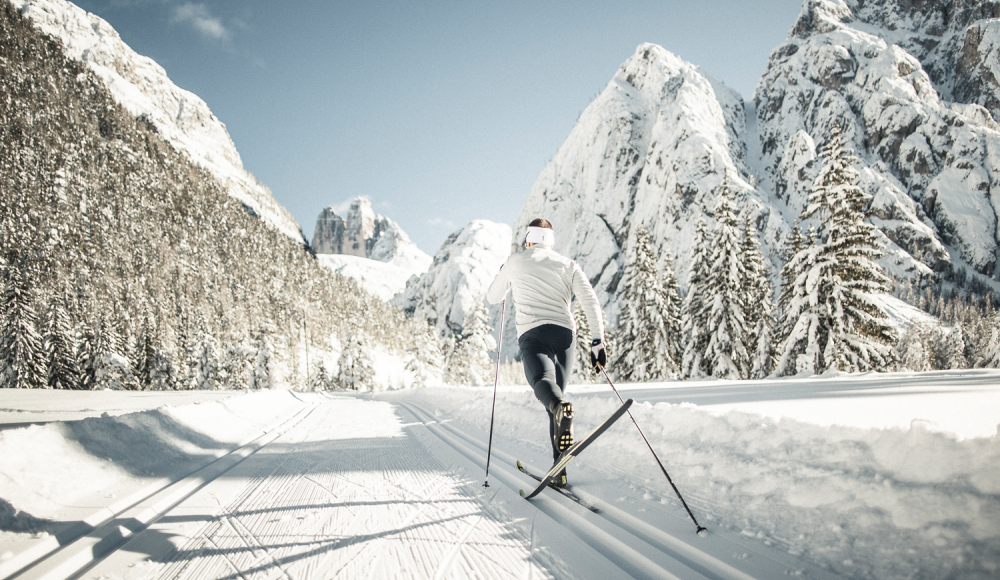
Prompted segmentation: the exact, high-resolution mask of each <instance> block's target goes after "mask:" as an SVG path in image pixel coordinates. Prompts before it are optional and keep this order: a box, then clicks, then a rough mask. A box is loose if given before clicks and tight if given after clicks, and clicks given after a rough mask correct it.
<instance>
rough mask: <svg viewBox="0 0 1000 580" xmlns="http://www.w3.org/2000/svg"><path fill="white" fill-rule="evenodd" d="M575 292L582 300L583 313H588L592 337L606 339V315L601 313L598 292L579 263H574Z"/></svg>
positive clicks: (577, 297) (578, 298)
mask: <svg viewBox="0 0 1000 580" xmlns="http://www.w3.org/2000/svg"><path fill="white" fill-rule="evenodd" d="M573 293H574V294H576V299H577V300H579V301H580V306H581V307H582V308H583V313H584V314H586V315H587V324H589V325H590V337H591V338H600V339H602V340H603V339H604V316H603V315H602V314H601V304H600V302H598V301H597V294H596V293H595V292H594V287H593V286H591V285H590V280H587V275H586V274H584V273H583V270H582V269H581V268H580V265H579V264H576V263H574V264H573Z"/></svg>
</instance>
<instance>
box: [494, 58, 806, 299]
mask: <svg viewBox="0 0 1000 580" xmlns="http://www.w3.org/2000/svg"><path fill="white" fill-rule="evenodd" d="M746 132H747V126H746V112H745V109H744V104H743V100H742V98H741V97H740V96H739V94H738V93H736V92H735V91H733V90H731V89H729V88H728V87H726V86H725V85H723V84H722V83H720V82H718V81H715V80H713V79H711V78H710V77H708V76H707V75H705V74H704V73H703V72H702V71H701V70H700V69H699V68H698V67H696V66H695V65H693V64H691V63H688V62H685V61H684V60H682V59H680V58H679V57H677V56H676V55H674V54H672V53H670V52H669V51H667V50H666V49H664V48H662V47H660V46H656V45H653V44H643V45H640V46H639V47H638V48H637V49H636V51H635V53H634V54H633V55H632V56H631V57H630V58H629V59H628V60H627V61H625V63H623V64H622V66H621V67H620V68H619V70H618V72H617V73H616V74H615V76H614V78H612V79H611V82H609V83H608V85H607V87H605V89H604V91H602V92H601V94H600V95H599V96H598V97H597V98H596V99H595V100H594V101H593V102H592V103H591V104H590V106H588V107H587V109H586V110H585V111H584V112H583V114H582V115H581V116H580V119H579V120H578V121H577V123H576V126H575V127H573V130H572V131H571V133H570V135H569V137H568V138H567V140H566V142H565V143H564V144H563V146H562V147H561V148H560V149H559V152H558V153H556V156H555V157H554V158H553V159H552V161H551V162H550V163H549V164H548V166H546V168H545V169H544V170H543V171H542V173H541V175H540V176H539V177H538V180H537V181H536V182H535V185H534V186H533V187H532V190H531V194H530V195H529V197H528V199H527V200H526V201H525V202H524V205H523V206H522V207H521V211H520V213H519V215H518V217H517V221H516V222H515V228H514V239H513V243H514V244H515V245H517V244H519V243H520V241H521V240H522V239H523V236H524V232H525V228H526V226H527V224H528V223H529V222H530V221H531V220H532V219H534V218H536V217H544V218H546V219H548V220H549V221H550V222H552V223H553V225H554V227H555V229H556V242H557V243H556V250H557V251H559V252H561V253H563V254H565V255H567V256H570V257H572V258H574V259H575V260H577V261H578V262H579V263H580V265H581V267H582V268H583V270H584V272H586V273H587V276H588V277H589V278H590V280H591V283H592V284H594V288H595V290H596V291H597V293H598V296H599V297H600V298H601V300H602V302H603V304H604V305H605V313H606V315H608V316H609V317H611V318H612V319H614V318H615V317H616V316H617V305H616V304H615V301H614V295H615V292H616V290H617V288H618V284H619V282H620V280H621V277H622V274H623V266H624V260H625V254H626V253H627V251H628V248H629V247H630V245H629V244H630V243H631V240H632V239H633V238H634V228H635V227H637V226H638V225H643V224H644V225H646V227H647V228H648V229H649V230H650V232H651V233H652V235H653V238H654V240H655V244H656V248H655V250H656V251H657V252H659V253H661V254H663V253H669V255H671V257H673V258H674V259H675V260H676V263H677V267H678V271H679V272H680V275H679V276H680V277H681V278H683V277H684V276H685V275H686V272H687V264H688V255H689V253H690V252H689V250H690V243H691V239H692V234H693V230H694V223H695V221H696V218H697V216H700V215H706V216H711V213H712V208H714V206H715V199H716V190H717V189H718V188H719V186H720V185H721V183H722V182H723V180H724V179H725V178H727V177H728V180H729V183H730V184H731V186H732V187H733V188H734V189H735V190H736V191H737V193H738V199H739V201H740V204H741V206H743V207H745V208H748V211H750V212H751V213H752V214H753V216H754V220H755V223H756V224H757V225H758V227H759V228H760V229H761V231H767V232H768V233H767V236H766V237H769V238H770V240H771V243H773V242H774V240H776V239H778V238H780V236H781V232H783V231H784V230H786V229H787V224H785V223H784V220H783V218H782V217H781V215H780V212H773V211H771V210H770V209H768V208H767V205H766V204H765V203H763V200H762V199H761V198H760V196H759V195H758V193H757V192H756V191H755V189H754V187H753V186H752V185H751V181H752V177H751V171H750V169H749V164H748V163H747V148H746V137H745V135H746ZM767 244H768V242H766V245H767ZM768 247H769V246H768ZM765 251H767V250H765Z"/></svg>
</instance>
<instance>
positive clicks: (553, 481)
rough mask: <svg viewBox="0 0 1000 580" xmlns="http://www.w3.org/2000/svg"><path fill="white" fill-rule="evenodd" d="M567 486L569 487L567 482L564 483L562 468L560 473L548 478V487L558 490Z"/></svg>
mask: <svg viewBox="0 0 1000 580" xmlns="http://www.w3.org/2000/svg"><path fill="white" fill-rule="evenodd" d="M567 485H569V482H568V481H566V469H565V468H563V470H562V471H560V472H559V473H557V474H555V475H554V476H552V477H551V478H549V487H555V488H558V489H563V488H564V487H566V486H567Z"/></svg>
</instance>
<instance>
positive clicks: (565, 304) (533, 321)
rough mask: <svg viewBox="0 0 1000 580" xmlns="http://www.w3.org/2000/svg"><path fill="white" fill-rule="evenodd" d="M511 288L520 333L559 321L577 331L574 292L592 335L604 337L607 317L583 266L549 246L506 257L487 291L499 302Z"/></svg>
mask: <svg viewBox="0 0 1000 580" xmlns="http://www.w3.org/2000/svg"><path fill="white" fill-rule="evenodd" d="M508 288H509V289H511V298H512V299H513V301H514V305H515V307H516V310H517V318H516V319H515V321H514V322H515V324H516V325H517V336H518V337H520V336H521V335H522V334H524V333H525V332H527V331H529V330H531V329H532V328H535V327H537V326H541V325H543V324H558V325H559V326H563V327H566V328H570V329H572V330H573V332H576V323H575V321H574V320H573V312H572V311H571V306H570V304H571V303H572V300H573V294H576V298H577V300H579V301H580V305H581V306H582V307H583V312H584V314H586V315H587V323H588V324H589V325H590V334H591V338H601V339H603V338H604V317H603V316H602V315H601V306H600V304H599V303H598V302H597V294H595V293H594V288H593V287H592V286H591V285H590V281H589V280H587V276H586V275H585V274H584V273H583V270H582V269H581V268H580V266H579V265H578V264H577V263H576V262H575V261H573V260H570V259H569V258H567V257H565V256H561V255H559V254H557V253H556V252H555V251H554V250H552V249H551V248H549V247H548V246H543V245H539V244H536V245H534V246H532V247H530V248H528V249H527V250H525V251H523V252H520V253H518V254H513V255H511V257H509V258H507V261H506V262H505V263H504V265H503V267H501V268H500V273H498V274H497V277H496V278H495V279H494V280H493V283H492V284H490V288H489V290H487V291H486V299H487V300H489V301H490V303H491V304H496V303H498V302H500V301H501V300H503V297H504V296H506V295H507V289H508Z"/></svg>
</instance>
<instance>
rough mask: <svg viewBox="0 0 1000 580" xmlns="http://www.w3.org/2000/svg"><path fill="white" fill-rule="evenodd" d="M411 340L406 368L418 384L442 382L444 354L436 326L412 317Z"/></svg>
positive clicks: (410, 322) (407, 352) (407, 351)
mask: <svg viewBox="0 0 1000 580" xmlns="http://www.w3.org/2000/svg"><path fill="white" fill-rule="evenodd" d="M408 322H409V325H410V329H411V330H410V337H411V338H410V341H409V345H408V347H407V349H406V370H408V371H409V372H410V374H411V375H412V376H413V380H414V382H415V384H416V385H418V386H425V385H437V384H440V383H441V372H442V367H443V366H444V365H443V362H444V355H443V353H442V352H441V343H440V341H439V340H438V337H437V332H435V330H434V327H432V326H431V325H430V324H428V323H427V322H426V320H418V319H415V318H411V319H410V320H409V321H408Z"/></svg>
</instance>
